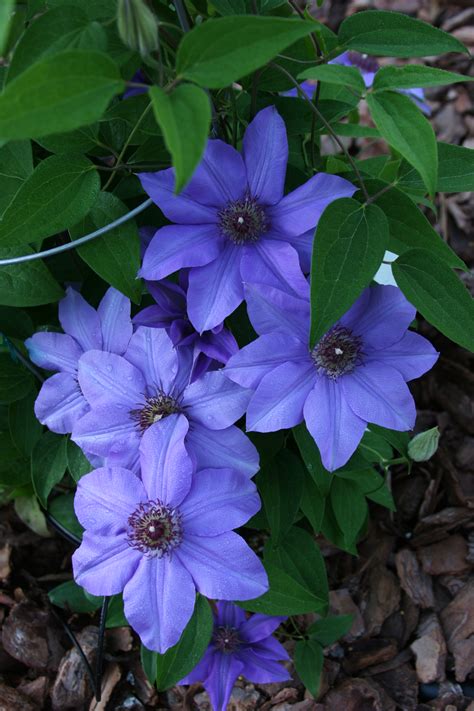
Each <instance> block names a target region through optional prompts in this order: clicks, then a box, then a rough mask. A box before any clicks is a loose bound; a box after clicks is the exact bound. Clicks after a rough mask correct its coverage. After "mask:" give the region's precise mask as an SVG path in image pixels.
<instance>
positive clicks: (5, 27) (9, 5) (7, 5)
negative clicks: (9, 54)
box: [0, 0, 15, 56]
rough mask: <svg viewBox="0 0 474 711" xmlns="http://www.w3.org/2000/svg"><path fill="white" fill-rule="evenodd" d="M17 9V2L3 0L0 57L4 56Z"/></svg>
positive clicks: (0, 19) (0, 18) (0, 14)
mask: <svg viewBox="0 0 474 711" xmlns="http://www.w3.org/2000/svg"><path fill="white" fill-rule="evenodd" d="M14 8H15V0H2V2H1V3H0V56H1V55H2V54H3V51H4V49H5V46H6V43H7V40H8V32H9V30H10V22H11V17H12V15H13V11H14Z"/></svg>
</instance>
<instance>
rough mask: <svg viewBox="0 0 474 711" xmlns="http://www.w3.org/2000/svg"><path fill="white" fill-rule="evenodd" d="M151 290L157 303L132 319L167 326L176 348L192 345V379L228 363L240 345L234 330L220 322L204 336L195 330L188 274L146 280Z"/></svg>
mask: <svg viewBox="0 0 474 711" xmlns="http://www.w3.org/2000/svg"><path fill="white" fill-rule="evenodd" d="M146 285H147V288H148V291H149V292H150V294H151V295H152V296H153V298H154V300H155V301H156V304H155V305H153V306H148V307H146V308H145V309H143V310H142V311H140V312H139V313H138V314H137V315H136V316H135V317H134V319H133V323H134V325H135V326H150V327H152V328H165V329H166V332H167V334H168V336H169V337H170V338H171V340H172V341H173V344H174V345H175V346H176V347H182V346H189V347H191V348H192V349H193V369H192V374H191V381H194V380H196V379H198V378H199V377H200V376H201V375H203V374H204V373H205V372H207V371H208V370H216V368H220V367H221V366H222V365H224V364H225V363H227V361H228V360H229V358H230V356H231V355H233V354H234V353H237V351H238V350H239V346H238V344H237V341H236V340H235V338H234V336H233V335H232V333H231V332H230V331H229V330H228V329H227V328H224V324H223V323H220V324H219V325H218V326H215V328H213V329H211V330H210V331H206V332H205V333H203V334H202V335H199V333H198V332H197V331H196V330H195V329H194V327H193V325H192V324H191V322H190V320H189V318H188V314H187V311H186V292H187V289H188V273H187V270H186V269H183V270H181V271H180V273H179V283H178V284H175V283H174V282H172V281H171V280H170V279H162V280H161V281H148V282H146Z"/></svg>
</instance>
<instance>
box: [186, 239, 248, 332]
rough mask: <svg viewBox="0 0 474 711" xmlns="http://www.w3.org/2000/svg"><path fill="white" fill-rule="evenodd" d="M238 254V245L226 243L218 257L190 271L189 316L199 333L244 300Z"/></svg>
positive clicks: (215, 324) (240, 252)
mask: <svg viewBox="0 0 474 711" xmlns="http://www.w3.org/2000/svg"><path fill="white" fill-rule="evenodd" d="M241 257H242V250H241V248H240V247H239V246H238V245H235V244H232V243H231V242H228V243H227V244H226V246H225V247H224V249H223V250H222V252H221V254H219V256H218V257H217V259H215V260H214V261H213V262H211V263H210V264H206V266H204V267H195V268H194V269H191V271H190V272H189V289H188V315H189V318H190V319H191V322H192V324H193V326H194V328H195V329H196V330H197V331H199V333H202V332H203V331H209V330H210V329H211V328H214V327H215V326H218V325H219V324H220V323H222V321H223V320H224V319H225V318H226V316H229V314H231V313H232V312H233V311H235V309H236V308H237V306H238V305H239V304H240V303H241V302H242V301H243V298H244V289H243V286H242V277H241V275H240V260H241Z"/></svg>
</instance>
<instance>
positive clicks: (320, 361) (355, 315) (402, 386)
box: [224, 284, 438, 471]
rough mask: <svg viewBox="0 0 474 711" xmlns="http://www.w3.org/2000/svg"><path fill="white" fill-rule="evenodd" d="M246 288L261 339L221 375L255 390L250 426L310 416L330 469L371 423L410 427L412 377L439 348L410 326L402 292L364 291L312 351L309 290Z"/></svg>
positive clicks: (274, 425)
mask: <svg viewBox="0 0 474 711" xmlns="http://www.w3.org/2000/svg"><path fill="white" fill-rule="evenodd" d="M246 291H247V293H246V298H247V307H248V312H249V317H250V320H251V321H252V324H253V327H254V328H255V330H256V331H257V333H258V334H260V338H257V339H256V340H255V341H253V342H252V343H250V344H249V345H248V346H246V347H245V348H243V349H242V350H240V351H239V353H237V354H236V355H235V356H232V358H231V359H230V360H229V362H228V363H227V366H226V368H225V369H224V372H225V373H226V374H227V375H228V377H229V378H231V379H232V380H233V381H235V382H237V383H239V384H240V385H242V386H243V387H246V388H252V389H253V390H254V394H253V396H252V399H251V400H250V403H249V406H248V409H247V429H249V430H254V431H257V432H273V431H275V430H280V429H284V428H288V427H293V426H294V425H297V424H299V423H300V422H302V421H303V420H305V422H306V425H307V427H308V430H309V431H310V433H311V435H312V436H313V438H314V440H315V442H316V444H317V445H318V447H319V450H320V453H321V458H322V461H323V464H324V466H325V467H326V469H328V470H329V471H333V470H334V469H338V468H339V467H341V466H343V465H344V464H345V463H346V462H347V460H348V459H349V458H350V456H351V455H352V454H353V452H354V451H355V449H356V448H357V445H358V444H359V442H360V440H361V438H362V435H363V433H364V430H365V428H366V425H367V423H369V422H372V423H374V424H377V425H381V426H382V427H387V428H389V429H393V430H402V431H403V430H410V429H412V427H413V425H414V423H415V417H416V410H415V404H414V401H413V398H412V396H411V393H410V391H409V389H408V387H407V385H406V382H407V381H409V380H412V379H413V378H418V377H419V376H420V375H422V374H423V373H425V372H426V371H427V370H429V368H431V367H432V366H433V365H434V363H435V362H436V360H437V358H438V353H437V352H436V351H435V350H434V348H433V347H432V346H431V344H430V343H429V342H428V341H427V340H426V339H425V338H423V337H422V336H420V335H418V334H416V333H413V332H412V331H408V330H407V329H408V327H409V325H410V323H411V322H412V321H413V319H414V317H415V313H416V309H415V308H414V307H413V306H412V305H411V304H410V303H409V302H408V301H407V300H406V299H405V297H404V296H403V294H402V292H401V291H400V290H399V289H398V288H396V287H392V286H375V287H373V288H367V289H365V291H363V293H362V294H361V296H360V297H359V298H358V299H357V301H356V302H355V303H354V305H353V306H352V307H351V308H350V309H349V311H348V312H347V313H346V314H345V315H344V316H343V317H342V318H340V319H339V321H338V322H337V323H336V324H335V325H334V326H333V327H332V328H331V329H330V330H329V331H328V332H327V333H326V334H325V335H324V336H323V337H322V338H321V339H320V340H319V342H318V343H317V344H316V345H315V347H314V348H313V349H310V348H309V346H308V343H309V326H310V303H309V286H307V288H306V293H303V292H300V295H299V296H298V297H296V296H292V295H290V294H288V293H286V292H283V291H281V290H278V289H275V288H273V287H270V286H267V285H264V284H249V285H247V288H246Z"/></svg>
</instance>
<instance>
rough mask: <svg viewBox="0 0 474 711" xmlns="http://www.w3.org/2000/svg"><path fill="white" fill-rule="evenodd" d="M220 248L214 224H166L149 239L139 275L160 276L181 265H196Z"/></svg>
mask: <svg viewBox="0 0 474 711" xmlns="http://www.w3.org/2000/svg"><path fill="white" fill-rule="evenodd" d="M223 248H224V238H223V237H222V235H221V233H220V232H219V230H218V228H217V227H216V225H209V224H204V225H166V226H165V227H162V228H161V229H159V230H158V232H157V233H156V234H155V236H154V237H153V239H152V241H151V242H150V244H149V246H148V248H147V250H146V252H145V256H144V258H143V266H142V268H141V270H140V272H139V275H140V276H142V277H144V278H145V279H162V278H163V277H165V276H168V274H172V273H173V272H176V271H178V269H182V268H183V267H200V266H202V265H204V264H209V262H212V261H213V260H214V259H216V258H217V257H218V255H219V254H220V253H221V252H222V250H223Z"/></svg>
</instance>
